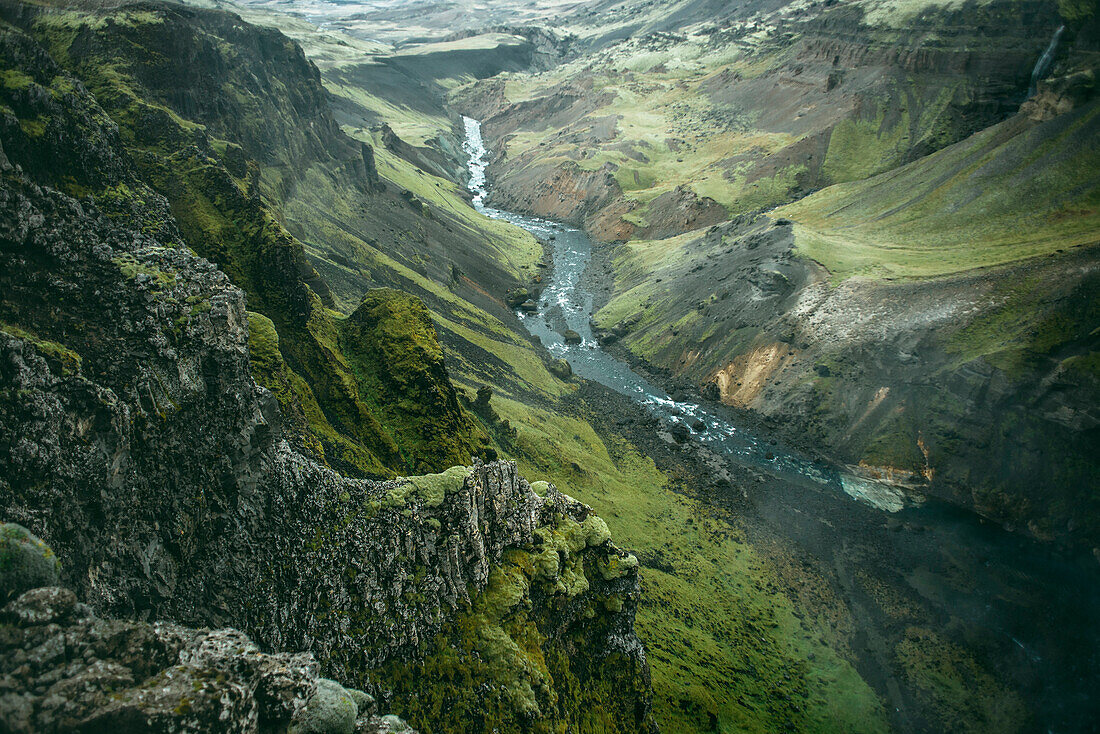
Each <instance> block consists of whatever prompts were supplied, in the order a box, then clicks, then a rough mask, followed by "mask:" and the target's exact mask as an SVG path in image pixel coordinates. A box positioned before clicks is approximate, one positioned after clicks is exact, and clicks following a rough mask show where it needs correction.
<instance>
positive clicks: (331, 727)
mask: <svg viewBox="0 0 1100 734" xmlns="http://www.w3.org/2000/svg"><path fill="white" fill-rule="evenodd" d="M358 716H359V708H358V706H357V705H356V703H355V699H354V698H353V697H352V694H351V692H349V691H348V690H347V689H346V688H344V687H343V686H342V685H340V684H339V683H337V682H336V681H334V680H329V679H328V678H321V679H319V680H318V681H317V691H316V692H315V693H314V694H313V696H312V697H311V698H310V699H309V702H308V703H306V707H305V708H304V709H303V710H302V711H301V712H300V713H299V714H298V716H297V717H296V720H295V722H294V724H293V725H292V726H291V729H290V730H291V732H293V734H351V732H353V731H355V720H356V718H358Z"/></svg>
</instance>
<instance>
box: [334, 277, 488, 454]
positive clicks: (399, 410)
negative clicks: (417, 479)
mask: <svg viewBox="0 0 1100 734" xmlns="http://www.w3.org/2000/svg"><path fill="white" fill-rule="evenodd" d="M339 331H340V335H339V346H340V350H341V351H342V353H343V354H344V356H345V357H346V359H347V362H348V365H349V367H350V371H351V374H352V375H353V377H354V379H355V381H356V383H357V385H358V389H359V392H360V394H361V395H362V396H363V397H364V398H365V399H366V400H367V401H369V402H371V403H372V405H376V406H377V411H378V414H379V415H380V416H381V417H382V419H383V423H384V424H385V426H386V428H387V430H388V431H389V432H390V435H392V436H393V439H394V441H395V442H396V443H397V446H398V447H400V450H401V454H402V456H403V457H404V459H405V464H406V466H407V467H408V469H409V470H412V471H415V472H431V471H433V470H434V471H438V470H439V469H440V468H443V467H446V466H450V465H453V464H458V463H462V462H468V461H469V458H470V456H472V455H473V454H474V453H476V452H477V450H478V449H479V447H480V446H481V445H483V444H484V442H485V439H486V437H485V435H484V433H483V432H482V431H480V429H478V428H477V426H476V425H475V423H474V421H473V419H472V418H471V417H470V415H469V414H468V413H467V412H466V411H465V410H463V409H462V407H461V406H460V405H459V403H458V395H457V393H456V392H455V389H454V386H453V385H452V384H451V381H450V377H449V376H448V373H447V367H446V365H445V364H444V361H443V349H442V347H441V346H440V343H439V336H438V334H437V333H436V330H435V324H434V323H433V322H432V318H431V314H430V313H429V312H428V309H427V308H426V307H425V306H424V303H423V302H422V301H421V300H420V299H419V298H416V297H415V296H411V295H409V294H407V293H402V292H401V291H396V290H391V289H389V288H377V289H374V290H371V291H369V292H368V293H367V295H366V296H364V298H363V300H362V302H361V303H360V305H359V308H357V309H356V310H355V311H354V312H353V313H352V314H351V315H350V316H348V318H347V319H346V320H344V321H342V322H341V323H340V326H339Z"/></svg>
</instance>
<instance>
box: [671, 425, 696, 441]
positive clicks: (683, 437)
mask: <svg viewBox="0 0 1100 734" xmlns="http://www.w3.org/2000/svg"><path fill="white" fill-rule="evenodd" d="M668 432H669V433H671V434H672V438H673V439H674V440H675V441H676V443H683V442H684V441H687V440H688V438H690V437H691V431H689V430H688V427H687V426H685V425H684V424H683V423H677V424H676V425H674V426H672V428H670V429H668Z"/></svg>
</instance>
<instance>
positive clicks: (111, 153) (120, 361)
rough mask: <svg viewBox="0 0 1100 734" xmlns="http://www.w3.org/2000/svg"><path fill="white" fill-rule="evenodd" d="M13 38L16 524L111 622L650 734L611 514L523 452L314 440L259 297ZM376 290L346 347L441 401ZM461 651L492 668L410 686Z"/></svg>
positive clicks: (6, 148)
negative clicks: (352, 458)
mask: <svg viewBox="0 0 1100 734" xmlns="http://www.w3.org/2000/svg"><path fill="white" fill-rule="evenodd" d="M0 40H2V42H3V44H4V48H5V54H4V58H5V59H8V60H10V63H11V65H12V66H11V67H9V68H8V69H7V70H6V73H5V76H4V80H5V86H4V97H3V100H4V107H3V110H2V111H3V120H4V128H3V136H2V138H0V140H2V141H3V155H0V209H2V211H0V259H2V260H3V262H2V267H0V273H2V276H0V278H2V293H3V298H2V300H0V321H2V322H3V326H2V334H0V351H2V352H3V355H2V358H0V465H2V466H3V471H2V472H0V475H2V477H3V479H2V480H0V482H2V485H0V514H2V515H3V516H4V517H5V518H6V519H11V520H15V521H17V522H19V523H21V524H23V525H25V526H28V527H30V528H32V530H34V531H35V532H36V533H37V534H39V535H41V536H42V537H43V538H44V539H45V540H46V541H47V542H49V543H50V544H51V545H52V547H53V548H54V550H55V551H56V553H57V555H58V557H59V558H61V559H62V561H63V575H62V580H63V581H64V582H65V583H66V584H68V585H70V586H71V587H73V588H74V589H75V590H77V591H78V592H79V593H80V595H81V596H83V597H84V598H86V599H87V600H88V602H89V603H90V604H91V605H92V606H93V607H94V608H95V609H96V610H97V611H99V612H104V613H111V614H117V615H122V616H125V617H131V618H133V617H137V618H146V617H148V618H157V619H174V620H177V621H179V622H183V623H188V624H199V625H201V624H205V625H223V624H231V625H234V626H236V627H239V628H240V629H242V630H244V631H245V632H246V633H247V634H249V635H250V636H251V637H252V638H253V639H254V640H256V641H257V643H259V644H261V645H263V646H265V647H267V648H269V649H274V650H280V649H292V650H300V649H306V650H309V651H310V652H312V653H313V654H314V655H315V656H316V658H317V660H318V662H319V664H320V666H321V669H322V671H323V672H324V673H326V674H328V675H331V676H334V677H337V678H339V679H340V681H341V682H343V683H345V684H349V685H357V686H362V687H364V688H367V689H368V690H369V691H370V692H371V693H373V694H375V695H376V696H378V697H379V698H381V699H382V700H384V701H385V702H386V703H387V704H388V705H389V706H392V707H393V708H394V709H395V710H402V711H408V713H409V716H410V718H412V719H413V720H414V724H415V725H417V726H419V727H422V729H423V730H424V731H432V730H433V728H432V727H433V722H434V721H435V720H442V719H441V716H440V714H439V712H438V711H435V710H424V709H421V708H418V702H423V701H427V700H432V697H433V696H434V697H442V696H461V695H464V691H465V690H466V687H467V684H468V683H469V684H470V685H474V686H477V687H481V686H483V687H485V688H486V689H487V690H492V691H495V693H494V694H492V695H488V696H485V697H483V698H482V699H481V701H482V705H483V706H484V707H485V709H484V710H485V711H487V712H488V711H492V712H493V713H494V715H495V720H496V721H497V722H498V723H499V724H500V726H501V728H502V729H503V730H520V729H521V728H524V727H527V726H529V725H530V724H531V722H532V721H540V722H545V723H546V725H547V726H551V727H556V726H562V727H565V726H578V725H579V722H581V721H584V720H586V719H587V718H589V717H591V716H594V715H595V716H605V717H606V718H607V720H608V721H609V722H610V724H611V725H613V726H612V727H611V728H612V729H613V730H621V731H636V730H639V729H648V728H649V718H648V716H649V714H648V689H649V684H648V669H647V666H646V662H645V655H644V649H643V648H642V646H641V644H640V643H639V641H638V640H637V637H636V636H635V635H634V632H633V621H632V619H633V610H634V609H635V606H636V604H637V598H638V575H637V563H636V562H635V561H634V560H633V557H632V556H629V555H628V554H626V553H624V552H621V551H618V550H617V549H615V548H614V547H613V546H612V545H611V544H610V542H609V533H608V531H607V527H606V525H605V524H604V523H603V521H602V520H600V519H599V518H598V517H596V516H595V515H594V514H592V513H591V511H590V510H589V509H588V508H587V507H585V506H583V505H581V504H580V503H577V502H576V501H575V500H572V499H570V498H568V497H566V496H565V495H562V494H561V493H560V492H558V491H557V490H556V489H554V488H553V487H552V486H542V487H541V490H542V493H541V495H540V494H538V493H536V492H535V491H534V490H533V489H532V488H531V486H530V485H529V484H528V483H527V482H526V481H524V480H523V479H522V478H520V477H519V476H518V474H517V472H516V470H515V467H514V465H512V464H508V463H495V464H490V465H484V464H481V463H475V464H474V466H473V467H472V468H468V467H457V468H452V469H450V470H448V472H446V473H444V474H439V475H428V476H421V477H413V478H412V479H409V480H401V481H396V482H392V481H391V482H375V481H370V480H362V479H349V478H345V477H343V476H341V475H339V474H337V473H336V472H334V471H332V470H331V469H329V468H327V467H324V466H322V465H320V464H318V463H316V462H314V461H312V460H310V459H308V458H306V457H305V456H303V455H301V454H300V453H298V452H296V451H295V450H293V449H292V448H291V446H289V445H288V443H287V442H286V441H285V439H284V436H285V434H284V429H283V423H282V419H281V412H280V408H279V405H278V403H277V401H276V400H275V399H274V398H273V396H272V394H271V393H270V392H269V391H267V390H265V389H264V388H262V387H261V386H259V385H257V384H256V382H255V381H254V380H253V377H252V372H251V365H250V353H249V321H250V318H249V315H248V312H247V311H246V310H245V294H244V293H243V292H242V291H241V290H239V289H238V288H236V287H234V286H233V285H232V284H231V283H230V279H229V278H228V277H227V276H226V275H225V274H223V273H222V272H221V271H219V270H218V269H217V268H216V267H215V266H214V265H212V264H211V263H210V262H208V261H206V260H203V259H201V258H200V257H198V256H196V255H195V254H194V253H193V252H192V251H191V249H190V248H188V247H187V246H186V242H185V240H184V239H183V238H181V237H180V236H179V234H177V232H179V231H183V230H184V229H185V228H184V227H178V228H177V224H176V220H175V219H174V218H173V216H172V214H171V207H170V203H169V201H168V200H166V199H165V198H163V197H161V196H159V195H158V194H156V193H154V192H153V191H152V190H151V189H150V188H148V187H146V186H144V185H143V184H142V183H141V181H140V179H139V178H138V177H137V175H136V172H137V171H140V170H141V168H140V166H137V167H135V165H134V164H133V163H132V161H131V159H130V158H129V156H128V155H127V152H126V150H125V149H124V146H123V144H122V141H121V136H120V134H119V129H118V128H117V127H116V126H115V124H114V123H113V121H112V120H111V118H109V117H108V116H107V115H105V114H104V112H103V111H102V109H100V108H99V107H98V106H97V104H96V101H95V99H94V98H93V97H92V95H91V94H89V93H88V92H87V91H86V90H85V89H84V88H83V87H82V86H81V85H80V84H79V83H77V82H75V81H73V80H72V79H71V78H69V77H66V76H65V75H63V74H61V73H59V71H58V69H57V68H56V66H53V65H51V64H50V63H49V59H48V57H47V56H46V55H45V54H44V52H43V51H42V49H41V48H40V47H38V46H37V45H36V44H35V43H34V42H33V41H32V40H31V39H29V38H28V37H27V36H25V35H23V34H21V33H20V32H19V31H16V30H14V29H12V28H10V27H5V28H4V29H3V34H2V38H0ZM12 67H14V68H12ZM16 69H18V70H19V71H16ZM74 153H76V154H77V155H79V156H83V160H84V162H85V164H86V166H85V168H83V169H81V168H80V167H74V168H68V167H66V166H65V165H64V163H65V161H67V160H68V159H69V158H70V157H71V156H73V155H74ZM34 170H40V171H42V172H44V173H43V178H41V179H38V180H35V179H33V178H31V177H30V174H29V172H31V171H34ZM69 170H71V171H73V172H74V175H75V176H84V178H68V177H67V176H63V177H62V180H61V181H60V183H59V185H60V186H62V187H65V188H68V189H73V188H75V187H78V186H86V187H88V189H90V190H91V191H92V192H93V193H92V194H91V195H86V196H84V198H83V199H80V200H77V199H75V198H73V197H72V196H70V195H69V194H66V193H64V192H62V191H60V190H58V189H57V188H55V187H54V186H52V185H51V184H54V183H57V182H56V181H55V180H53V178H52V177H51V174H50V172H53V175H56V172H58V171H69ZM85 174H87V175H85ZM93 174H94V175H98V176H101V178H99V179H94V178H92V176H93ZM93 186H94V188H93ZM88 189H85V190H88ZM100 201H102V202H104V206H105V207H106V210H104V209H101V208H100V205H99V202H100ZM314 298H316V296H314ZM374 298H375V299H376V300H372V301H368V303H367V305H366V306H365V308H364V310H363V313H357V314H356V315H355V317H354V318H353V323H354V324H355V325H356V328H357V330H351V329H350V327H349V328H348V329H347V330H346V331H345V332H344V333H342V334H341V335H340V338H341V339H345V340H348V343H349V344H351V345H356V346H357V347H358V348H360V349H368V350H373V349H380V350H381V353H380V354H379V353H373V352H371V351H367V352H364V353H362V354H360V353H356V356H355V360H356V363H357V364H363V365H366V366H367V367H376V366H377V360H379V359H391V360H392V359H394V353H392V352H387V351H386V350H389V349H395V348H396V349H398V350H408V351H399V352H398V353H397V355H396V357H397V360H398V361H401V362H402V363H403V365H404V366H405V367H407V368H408V369H407V370H402V371H401V375H402V376H404V377H411V378H412V379H411V380H410V382H409V383H407V384H405V385H404V386H402V387H401V388H399V389H398V390H397V394H400V395H402V396H404V398H405V399H413V398H420V397H423V395H422V393H423V391H424V390H425V388H426V385H425V383H424V380H425V379H427V381H428V386H430V385H431V384H433V383H437V382H438V381H439V380H440V379H442V378H441V376H440V373H439V370H441V369H442V367H441V365H440V363H439V359H438V354H437V353H433V352H432V349H433V348H434V349H435V350H438V346H437V345H435V342H434V332H432V333H429V332H430V331H431V330H430V329H429V328H428V327H427V324H426V322H425V321H424V320H423V316H422V314H421V316H420V321H419V324H418V329H417V330H416V331H415V332H414V333H412V334H409V335H406V336H403V337H402V338H401V340H400V341H397V343H396V344H381V345H376V344H374V342H373V341H372V342H371V343H369V344H362V343H361V342H359V341H357V340H358V339H360V338H371V337H373V334H371V333H367V331H368V330H370V329H382V330H385V329H387V328H392V321H393V320H395V319H398V318H399V317H400V316H401V314H400V313H397V314H392V313H391V314H388V313H383V312H384V311H386V310H387V309H391V310H393V309H398V310H399V309H403V308H411V309H416V308H419V306H418V305H416V303H415V301H412V300H411V299H408V298H407V297H405V296H401V295H397V294H389V293H382V294H375V296H374ZM268 323H269V322H268ZM406 328H408V327H407V326H406ZM261 330H262V327H261ZM414 368H415V369H414ZM416 370H426V372H417V371H416ZM365 377H366V376H365ZM369 377H370V378H371V379H377V375H375V374H374V373H373V372H372V374H371V375H370V376H369ZM448 387H449V383H448ZM384 389H391V390H392V389H393V388H384ZM384 394H385V393H384ZM391 394H393V393H391ZM444 397H446V395H444ZM451 397H452V398H453V393H452V395H451ZM432 399H438V393H437V394H436V396H435V397H434V398H432ZM417 403H418V404H419V401H417ZM427 404H429V405H431V404H432V403H431V402H428V403H427ZM451 408H452V409H453V408H454V405H453V404H452V405H451ZM440 417H441V416H438V415H437V416H434V418H435V419H438V418H440ZM551 560H553V561H555V563H551V562H550V561H551ZM517 564H518V567H519V568H522V569H523V570H524V573H525V576H524V580H523V583H522V584H519V583H518V579H517V578H516V577H515V573H516V571H515V569H516V568H517ZM501 574H508V575H509V576H510V577H511V578H513V580H514V582H513V584H512V586H510V587H509V590H508V593H507V594H506V595H505V598H504V599H502V598H500V597H499V595H496V594H495V593H494V589H495V588H497V587H496V585H497V584H499V579H500V578H501ZM445 641H458V642H462V643H463V644H466V645H468V654H469V655H471V656H474V657H477V658H479V659H482V660H487V661H490V662H491V663H492V664H490V665H486V666H483V667H472V666H467V669H469V670H471V671H472V673H471V676H472V677H471V678H470V679H469V680H468V681H462V682H454V681H453V680H452V679H451V678H450V677H448V676H440V677H432V676H431V675H427V674H421V675H416V676H413V677H412V678H411V679H406V678H403V677H401V676H400V675H398V669H399V668H400V667H401V666H404V668H405V669H411V668H414V667H415V666H418V665H426V664H427V663H426V662H425V661H430V660H434V659H436V658H434V657H433V651H435V650H437V649H438V648H439V646H440V645H444V644H445ZM150 652H151V651H150ZM429 672H430V669H429ZM559 689H560V690H562V691H564V690H568V691H570V695H569V696H563V695H560V694H559ZM529 690H530V691H534V695H533V698H532V697H530V696H527V695H526V694H527V691H529ZM4 715H5V716H7V709H4Z"/></svg>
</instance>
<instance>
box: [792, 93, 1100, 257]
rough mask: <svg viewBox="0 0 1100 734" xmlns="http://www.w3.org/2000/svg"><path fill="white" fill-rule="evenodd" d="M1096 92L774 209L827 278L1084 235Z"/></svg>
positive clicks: (1096, 216)
mask: <svg viewBox="0 0 1100 734" xmlns="http://www.w3.org/2000/svg"><path fill="white" fill-rule="evenodd" d="M1098 117H1100V103H1097V102H1096V101H1093V102H1091V103H1089V104H1086V105H1084V106H1082V107H1080V108H1078V109H1076V110H1074V111H1072V112H1070V113H1067V115H1064V116H1062V117H1060V118H1058V119H1056V120H1050V121H1047V122H1044V123H1041V124H1037V125H1036V124H1034V123H1031V122H1029V121H1027V120H1026V119H1024V118H1014V119H1012V120H1009V121H1006V122H1004V123H1001V124H1000V125H996V126H994V127H992V128H989V129H987V130H984V131H982V132H980V133H977V134H975V135H973V136H971V137H969V138H967V139H966V140H964V141H962V142H960V143H957V144H955V145H952V146H949V147H947V148H944V149H943V150H940V151H938V152H936V153H934V154H932V155H930V156H926V157H924V158H921V159H919V160H917V161H915V162H913V163H910V164H908V165H906V166H902V167H901V168H899V169H896V170H893V171H890V172H888V173H884V174H882V175H879V176H875V177H873V178H870V179H867V180H865V181H858V182H854V183H848V184H841V185H837V186H830V187H829V188H826V189H824V190H822V191H820V192H818V193H816V194H814V195H812V196H809V197H807V198H805V199H803V200H801V201H799V202H797V203H795V204H791V205H789V206H786V207H783V208H781V209H778V210H776V212H775V214H776V216H783V217H787V218H790V219H792V220H794V221H795V222H796V227H795V246H796V248H797V250H798V251H799V252H800V253H801V254H803V255H804V256H806V257H810V258H813V259H814V260H817V261H818V262H820V263H821V264H823V265H824V266H825V267H827V268H828V269H829V270H830V272H832V273H833V275H834V277H835V278H837V279H841V278H845V277H850V276H854V275H859V276H872V277H889V278H923V277H930V276H937V275H946V274H950V273H957V272H960V271H965V270H969V269H973V268H979V267H992V266H996V265H1001V264H1006V263H1011V262H1017V261H1020V260H1024V259H1027V258H1032V257H1036V256H1040V255H1049V254H1051V253H1054V252H1056V251H1058V250H1066V249H1070V248H1074V247H1082V246H1091V245H1094V244H1095V243H1096V233H1097V231H1100V184H1098V183H1097V182H1096V181H1094V180H1091V179H1089V178H1088V177H1087V176H1085V175H1084V173H1083V172H1084V171H1088V170H1093V169H1094V168H1095V167H1096V166H1100V151H1097V150H1096V146H1094V145H1091V139H1092V137H1093V136H1094V134H1095V127H1096V120H1097V119H1098Z"/></svg>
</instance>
